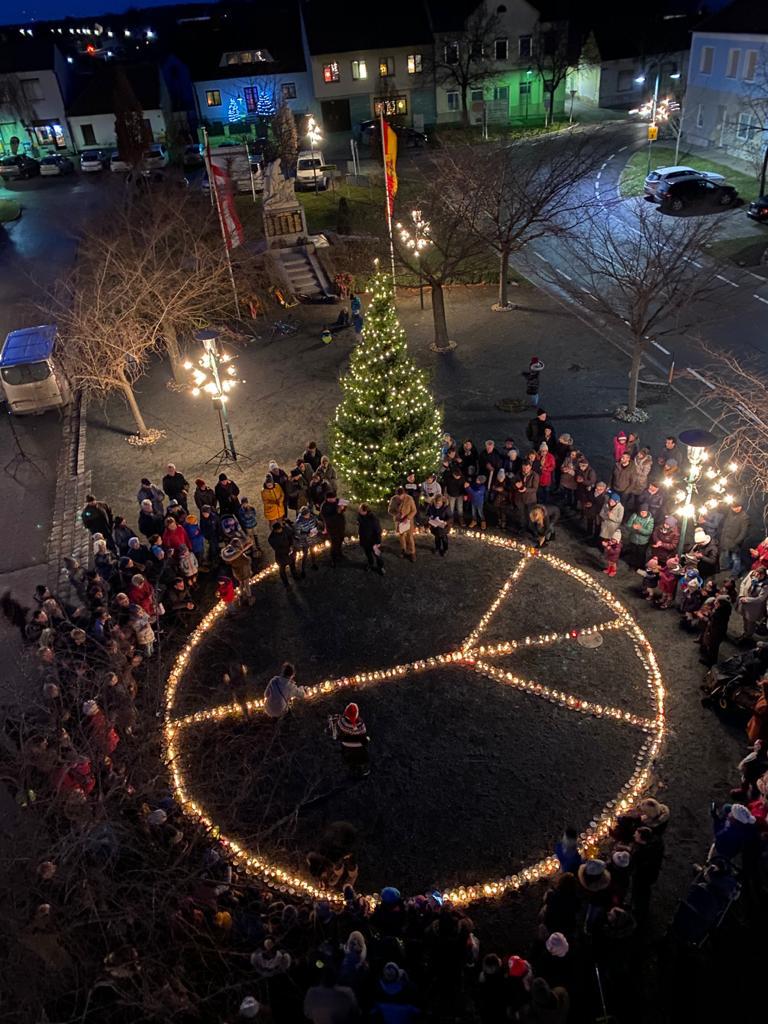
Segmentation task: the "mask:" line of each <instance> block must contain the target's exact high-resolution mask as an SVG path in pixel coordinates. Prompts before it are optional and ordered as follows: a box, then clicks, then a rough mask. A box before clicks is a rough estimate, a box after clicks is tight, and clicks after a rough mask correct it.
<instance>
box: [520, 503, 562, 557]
mask: <svg viewBox="0 0 768 1024" xmlns="http://www.w3.org/2000/svg"><path fill="white" fill-rule="evenodd" d="M559 518H560V509H558V508H556V507H555V506H554V505H533V506H532V507H531V510H530V512H529V513H528V525H527V530H528V533H529V534H530V535H531V537H532V538H533V542H534V544H535V545H536V547H538V548H543V547H544V545H545V544H547V543H548V542H549V541H551V540H554V539H555V527H556V526H557V521H558V519H559Z"/></svg>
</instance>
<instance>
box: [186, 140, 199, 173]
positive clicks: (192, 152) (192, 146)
mask: <svg viewBox="0 0 768 1024" xmlns="http://www.w3.org/2000/svg"><path fill="white" fill-rule="evenodd" d="M181 162H182V165H183V166H184V167H189V168H193V167H202V166H203V147H202V145H201V144H200V143H199V142H190V143H189V144H188V145H186V146H185V147H184V152H183V153H182V155H181Z"/></svg>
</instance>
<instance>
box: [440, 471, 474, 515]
mask: <svg viewBox="0 0 768 1024" xmlns="http://www.w3.org/2000/svg"><path fill="white" fill-rule="evenodd" d="M442 488H443V495H444V497H445V500H446V502H447V504H448V511H449V512H450V513H451V516H452V517H453V522H454V524H455V525H456V526H463V525H464V504H465V501H468V500H469V498H468V494H469V484H468V483H467V478H466V477H465V475H464V474H463V473H462V471H461V466H457V465H453V466H452V467H451V468H450V469H449V470H448V471H447V472H446V473H444V474H443V478H442Z"/></svg>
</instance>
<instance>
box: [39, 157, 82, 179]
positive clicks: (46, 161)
mask: <svg viewBox="0 0 768 1024" xmlns="http://www.w3.org/2000/svg"><path fill="white" fill-rule="evenodd" d="M40 173H41V174H42V176H43V177H44V178H50V177H54V176H57V175H58V176H61V175H64V174H74V173H75V164H74V162H73V161H72V160H70V159H69V157H68V156H60V155H59V154H58V153H52V154H51V156H45V157H43V159H42V160H41V161H40Z"/></svg>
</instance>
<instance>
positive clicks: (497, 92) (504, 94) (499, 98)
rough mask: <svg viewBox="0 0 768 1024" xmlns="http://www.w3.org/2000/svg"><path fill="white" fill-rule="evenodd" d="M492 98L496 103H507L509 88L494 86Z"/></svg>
mask: <svg viewBox="0 0 768 1024" xmlns="http://www.w3.org/2000/svg"><path fill="white" fill-rule="evenodd" d="M493 98H494V100H495V102H496V103H508V102H509V86H508V85H494V87H493Z"/></svg>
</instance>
